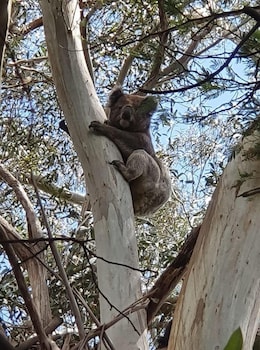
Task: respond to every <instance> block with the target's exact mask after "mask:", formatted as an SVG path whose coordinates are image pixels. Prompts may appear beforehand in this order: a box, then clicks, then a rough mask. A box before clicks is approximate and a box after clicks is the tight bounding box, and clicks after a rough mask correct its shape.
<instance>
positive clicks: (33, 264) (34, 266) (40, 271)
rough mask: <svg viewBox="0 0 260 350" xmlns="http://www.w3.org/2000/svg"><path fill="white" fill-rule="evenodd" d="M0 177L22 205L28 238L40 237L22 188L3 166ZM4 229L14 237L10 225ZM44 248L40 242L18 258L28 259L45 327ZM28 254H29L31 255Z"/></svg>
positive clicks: (47, 309)
mask: <svg viewBox="0 0 260 350" xmlns="http://www.w3.org/2000/svg"><path fill="white" fill-rule="evenodd" d="M0 177H2V178H3V179H4V180H5V181H6V182H7V184H8V185H9V186H10V187H12V189H13V190H14V192H15V194H16V197H17V199H18V200H19V202H20V203H21V204H22V206H23V208H24V210H25V212H26V218H27V225H28V235H29V238H40V237H42V230H41V226H40V222H39V220H38V219H37V216H36V215H35V212H34V208H33V206H32V204H31V202H30V199H29V197H28V196H27V193H26V192H25V191H24V188H23V187H22V185H21V184H20V182H19V181H18V180H17V179H16V178H15V177H14V176H13V175H12V174H11V173H10V172H9V171H8V170H7V169H6V168H5V166H4V165H3V164H0ZM2 222H3V219H2ZM3 224H4V222H3ZM4 227H6V228H7V231H6V232H7V233H9V235H10V234H11V237H12V236H15V230H14V229H12V227H11V226H10V225H6V224H5V225H4ZM6 238H8V237H6ZM18 248H19V246H18V247H16V249H18ZM44 248H45V245H44V244H43V243H40V242H39V243H37V245H35V246H34V248H33V249H31V248H29V249H28V247H27V250H26V249H25V247H22V250H21V253H20V252H19V253H18V256H20V255H21V254H24V255H26V256H27V259H28V258H29V260H27V261H26V267H27V270H28V275H29V279H30V283H31V287H32V293H33V296H34V302H35V304H36V307H37V309H38V311H39V314H40V315H41V318H42V321H43V324H44V326H45V325H47V324H48V323H49V321H50V319H51V318H52V316H51V309H50V303H49V290H48V286H47V285H46V279H47V272H46V269H45V267H44V266H43V265H42V264H41V261H44V260H45V257H44ZM22 252H23V253H22ZM29 252H30V253H31V255H30V253H29ZM28 253H29V254H28ZM36 254H38V258H39V260H38V259H30V257H31V256H35V255H36ZM46 305H47V307H46Z"/></svg>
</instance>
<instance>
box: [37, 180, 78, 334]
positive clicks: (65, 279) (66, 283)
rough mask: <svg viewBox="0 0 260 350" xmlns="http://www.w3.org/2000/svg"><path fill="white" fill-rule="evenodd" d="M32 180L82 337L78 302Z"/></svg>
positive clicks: (51, 245) (52, 249)
mask: <svg viewBox="0 0 260 350" xmlns="http://www.w3.org/2000/svg"><path fill="white" fill-rule="evenodd" d="M32 181H33V184H34V188H35V193H36V196H37V199H38V201H39V205H40V208H41V212H42V218H43V222H44V224H45V227H46V230H47V233H48V237H49V239H50V247H51V251H52V253H53V256H54V259H55V261H56V264H57V267H58V270H59V273H60V276H61V278H62V281H63V283H64V286H65V288H66V292H67V295H68V297H69V300H70V306H71V310H72V313H73V314H74V316H75V321H76V324H77V327H78V330H79V336H80V338H81V339H83V338H84V336H85V330H84V325H83V322H82V319H81V315H80V311H79V307H78V304H77V302H76V299H75V297H74V294H73V291H72V288H71V286H70V283H69V280H68V276H67V274H66V271H65V269H64V266H63V264H62V261H61V258H60V254H59V252H58V249H57V247H56V245H55V242H54V241H53V235H52V232H51V228H50V225H49V222H48V219H47V216H46V214H45V211H44V208H43V205H42V201H41V197H40V194H39V191H38V188H37V185H36V183H35V182H34V180H33V178H32Z"/></svg>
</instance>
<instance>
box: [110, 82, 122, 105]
mask: <svg viewBox="0 0 260 350" xmlns="http://www.w3.org/2000/svg"><path fill="white" fill-rule="evenodd" d="M123 95H124V93H123V90H122V88H121V86H116V87H114V88H113V90H112V91H111V94H110V96H109V101H108V107H112V106H113V105H114V104H115V103H116V101H117V100H118V99H119V98H120V97H121V96H123Z"/></svg>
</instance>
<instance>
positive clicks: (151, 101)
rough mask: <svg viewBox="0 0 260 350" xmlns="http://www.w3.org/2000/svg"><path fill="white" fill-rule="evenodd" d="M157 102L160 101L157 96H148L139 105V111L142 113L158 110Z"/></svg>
mask: <svg viewBox="0 0 260 350" xmlns="http://www.w3.org/2000/svg"><path fill="white" fill-rule="evenodd" d="M157 104H158V102H157V100H156V98H155V97H153V96H147V97H145V98H144V99H143V101H142V102H141V104H140V106H139V107H138V112H139V113H142V114H152V113H153V112H154V111H155V110H156V108H157Z"/></svg>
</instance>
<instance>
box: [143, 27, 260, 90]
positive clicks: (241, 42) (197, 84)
mask: <svg viewBox="0 0 260 350" xmlns="http://www.w3.org/2000/svg"><path fill="white" fill-rule="evenodd" d="M259 26H260V23H257V24H256V25H254V27H253V28H252V29H251V30H250V31H249V32H248V33H247V35H245V36H244V38H243V39H242V40H241V41H240V43H239V44H238V45H237V47H236V48H235V50H233V52H232V53H231V55H230V56H229V57H228V59H227V60H226V61H225V62H224V63H223V64H222V65H221V66H220V67H219V68H218V69H217V70H216V71H215V72H213V73H211V74H209V75H208V76H207V78H205V79H203V80H200V81H199V82H197V83H195V84H192V85H189V86H185V87H182V88H179V89H171V90H164V91H154V90H147V89H142V88H141V89H140V91H141V92H144V93H150V94H159V95H165V94H169V93H171V94H172V93H176V92H182V91H187V90H190V89H193V88H195V87H199V86H201V85H203V84H205V83H207V82H209V81H211V80H212V79H213V78H215V77H216V76H217V75H218V74H219V73H220V72H222V70H223V69H224V68H226V67H227V66H228V65H229V63H230V62H231V61H232V59H233V58H234V57H235V56H236V54H237V53H238V51H239V50H240V48H241V47H242V46H243V45H244V44H245V42H246V41H247V40H248V39H249V38H250V36H251V35H252V34H253V33H254V32H255V31H256V30H257V29H258V27H259Z"/></svg>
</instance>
